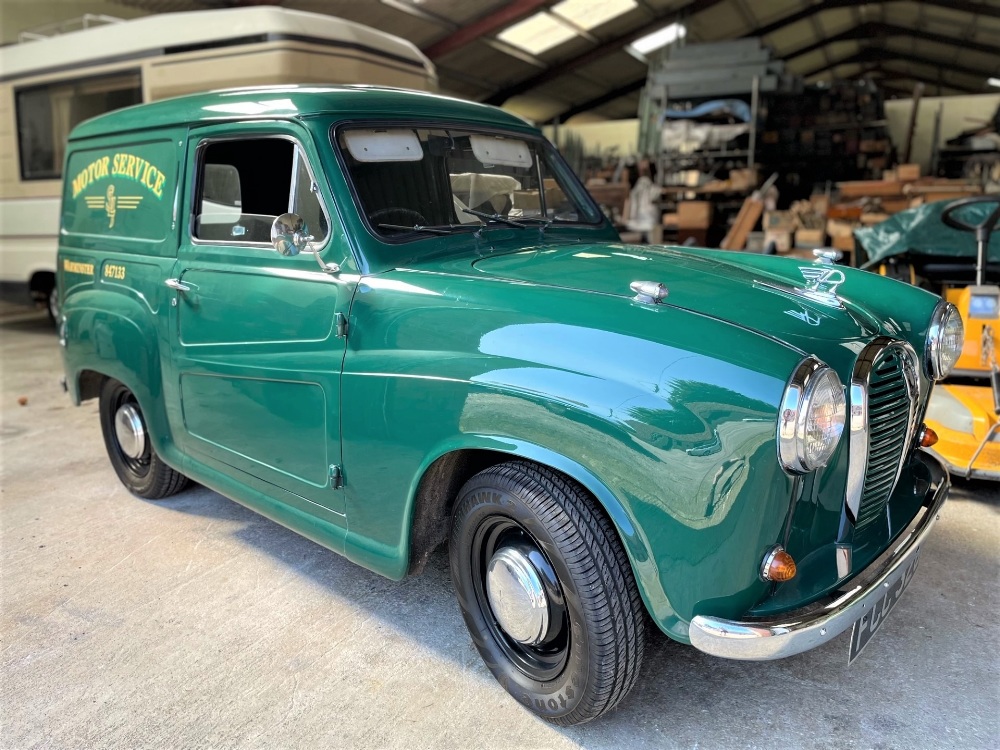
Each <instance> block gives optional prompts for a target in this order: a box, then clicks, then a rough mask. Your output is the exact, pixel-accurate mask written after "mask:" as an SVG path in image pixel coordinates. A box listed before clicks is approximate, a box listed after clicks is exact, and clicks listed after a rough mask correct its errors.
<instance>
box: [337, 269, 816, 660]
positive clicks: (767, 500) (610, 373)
mask: <svg viewBox="0 0 1000 750" xmlns="http://www.w3.org/2000/svg"><path fill="white" fill-rule="evenodd" d="M442 281H446V283H447V284H448V286H447V288H444V286H443V285H442V286H438V284H439V283H440V282H442ZM501 287H503V288H501ZM512 287H514V288H512ZM359 289H360V291H359V294H358V296H357V297H356V298H355V302H354V307H353V308H352V313H351V314H352V328H351V330H352V335H351V338H350V339H349V342H348V351H347V355H346V357H345V363H344V376H343V382H342V393H343V399H342V401H343V411H342V420H343V421H342V424H343V431H342V432H343V451H344V453H343V459H344V471H345V492H346V502H347V513H348V524H349V527H350V536H349V539H348V556H351V557H353V558H354V559H355V560H356V561H358V562H360V563H361V564H364V565H366V566H368V567H371V568H374V569H375V570H378V571H379V572H381V573H383V574H385V575H389V576H391V577H397V578H398V577H401V576H403V575H405V573H406V571H407V569H408V562H409V544H410V540H409V534H410V533H411V529H410V524H411V521H412V519H413V514H414V510H413V508H414V502H415V500H414V498H415V497H416V495H417V490H418V487H419V485H420V482H421V479H422V477H423V475H424V472H425V471H426V470H427V468H428V467H429V466H431V465H433V463H434V461H435V460H437V459H438V458H439V457H440V456H441V455H444V454H445V453H446V452H447V451H450V450H458V449H462V448H481V449H488V450H494V451H499V452H502V453H505V454H508V455H511V456H518V457H522V458H526V459H530V460H534V461H538V462H539V463H542V464H545V465H548V466H550V467H552V468H555V469H558V470H560V471H563V472H565V473H566V474H568V475H569V476H571V477H573V478H574V479H576V480H577V481H578V482H580V483H581V484H582V485H583V486H584V487H586V488H587V489H588V490H590V491H591V492H592V493H593V495H594V496H595V497H596V498H597V499H598V500H599V502H601V504H602V505H603V506H604V508H605V509H606V511H607V513H608V515H609V516H610V517H611V518H612V520H613V521H614V523H615V525H616V527H617V529H618V531H619V533H620V534H621V538H622V541H623V543H624V545H625V548H626V551H627V552H628V554H629V557H630V560H631V563H632V566H633V570H634V571H635V573H636V577H637V581H638V583H639V588H640V590H641V592H642V595H643V598H644V601H645V602H646V604H647V607H648V609H649V611H650V613H651V615H652V616H653V617H654V619H655V620H656V621H657V623H658V624H659V625H660V627H661V628H662V629H664V630H665V631H666V632H667V633H668V634H669V635H671V636H672V637H675V638H677V639H678V640H682V641H686V640H687V622H689V621H690V619H691V618H692V617H693V616H694V615H696V614H713V615H716V616H723V613H730V614H731V615H732V616H738V615H739V614H742V613H743V612H745V611H746V610H747V609H749V608H750V607H751V606H753V605H754V604H755V603H756V602H757V601H759V599H760V598H761V597H762V596H763V595H764V593H765V592H766V586H765V585H764V584H763V583H762V582H761V581H760V580H759V578H758V575H757V573H758V569H759V564H760V560H761V559H762V557H763V555H764V554H765V552H766V550H767V549H768V547H769V546H771V545H773V544H774V543H775V542H777V541H779V540H780V538H781V533H782V530H783V528H784V525H785V523H786V520H787V517H788V512H789V509H790V500H791V496H792V491H793V487H792V482H791V480H790V478H789V477H788V476H786V475H785V474H784V473H783V472H782V471H781V469H780V467H779V465H778V462H777V451H776V447H775V424H776V415H777V405H778V403H779V401H780V398H781V393H782V391H783V389H784V385H785V382H786V380H787V376H788V373H790V372H791V371H792V368H793V367H794V365H795V364H796V363H797V362H798V361H799V359H800V358H801V356H802V355H801V353H799V352H797V351H794V350H792V349H789V348H788V347H786V346H784V345H782V344H780V343H779V342H776V341H773V340H771V339H768V338H766V337H763V336H760V335H759V334H756V333H754V332H753V331H749V330H747V329H745V328H740V327H735V326H732V325H730V324H727V323H725V322H723V321H719V320H716V319H712V318H707V317H704V316H697V315H695V314H691V313H688V312H686V311H683V310H678V309H669V310H663V311H650V310H646V309H642V308H640V307H638V306H636V305H633V304H631V303H630V302H629V301H628V300H622V299H620V298H613V297H607V296H596V295H594V296H591V297H590V298H589V299H588V300H587V302H588V304H586V305H583V304H580V303H581V302H582V301H583V300H581V298H580V297H579V296H578V294H577V293H575V292H572V291H569V290H554V289H543V288H538V287H532V286H527V285H516V286H515V285H511V284H508V283H505V282H496V281H487V280H482V279H480V280H477V281H476V282H472V281H467V280H465V279H455V278H453V277H452V278H448V279H446V278H445V277H429V276H422V275H418V274H412V273H411V274H406V275H403V274H400V278H398V279H396V278H393V279H385V280H382V281H381V282H379V281H377V280H366V281H365V282H364V283H363V284H362V285H361V286H360V288H359ZM494 292H495V296H494V294H493V293H494ZM487 295H489V296H487ZM563 299H565V302H562V300H563ZM514 302H516V303H518V308H519V309H518V310H514V309H511V307H510V305H511V304H512V303H514ZM560 303H561V304H560ZM523 310H531V311H542V310H549V311H552V312H559V313H560V314H561V316H562V317H559V318H556V317H555V316H553V317H549V318H548V319H545V318H544V317H542V316H541V315H540V314H539V313H537V312H532V313H529V314H525V313H524V312H523Z"/></svg>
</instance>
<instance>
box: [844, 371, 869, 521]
mask: <svg viewBox="0 0 1000 750" xmlns="http://www.w3.org/2000/svg"><path fill="white" fill-rule="evenodd" d="M859 364H860V360H859ZM855 373H857V368H855ZM850 403H851V424H850V430H851V435H850V441H851V442H850V445H849V458H848V461H849V463H848V467H847V489H846V491H845V495H844V504H845V505H846V506H847V514H848V515H849V516H850V518H851V522H852V523H854V522H857V520H858V510H859V509H860V507H861V493H862V491H863V490H864V488H865V474H867V473H868V379H867V377H865V379H864V380H859V379H858V378H856V377H854V378H851V402H850Z"/></svg>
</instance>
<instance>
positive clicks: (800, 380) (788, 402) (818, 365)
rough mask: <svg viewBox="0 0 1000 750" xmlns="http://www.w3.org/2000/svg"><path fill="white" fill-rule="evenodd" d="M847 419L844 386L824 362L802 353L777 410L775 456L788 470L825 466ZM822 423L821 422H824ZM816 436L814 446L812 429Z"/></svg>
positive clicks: (795, 471)
mask: <svg viewBox="0 0 1000 750" xmlns="http://www.w3.org/2000/svg"><path fill="white" fill-rule="evenodd" d="M846 421H847V399H846V398H845V396H844V386H843V385H842V384H841V382H840V378H839V377H837V373H836V372H834V371H833V370H832V369H831V368H830V367H829V366H828V365H825V364H823V363H822V362H820V361H819V360H818V359H816V358H815V357H806V358H805V359H803V360H802V361H801V362H799V364H798V366H797V367H796V368H795V371H794V372H793V373H792V377H791V379H790V380H789V381H788V385H786V386H785V393H784V395H783V396H782V399H781V412H780V413H779V414H778V460H779V461H780V463H781V467H782V468H783V469H784V470H785V471H787V472H789V473H791V474H804V473H806V472H809V471H813V470H814V469H818V468H819V467H821V466H826V464H827V462H828V461H829V460H830V457H831V456H833V452H834V451H835V450H836V449H837V445H838V444H839V443H840V437H841V435H842V434H843V432H844V424H845V422H846ZM824 423H825V426H824ZM817 428H819V429H820V430H821V431H824V432H825V433H826V434H824V435H821V436H820V443H821V445H820V446H819V450H816V445H815V444H814V441H815V440H816V435H815V432H816V429H817Z"/></svg>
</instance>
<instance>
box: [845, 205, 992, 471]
mask: <svg viewBox="0 0 1000 750" xmlns="http://www.w3.org/2000/svg"><path fill="white" fill-rule="evenodd" d="M998 228H1000V196H997V195H984V196H974V197H971V198H963V199H961V200H957V201H952V202H950V203H939V204H929V205H926V206H921V207H920V208H917V209H911V210H910V211H903V212H901V213H899V214H897V215H896V216H893V217H891V218H890V219H888V220H887V221H885V222H882V223H881V224H879V225H877V226H875V227H870V228H868V229H861V230H857V231H856V232H855V237H856V238H857V240H858V242H859V243H860V244H861V245H862V247H863V249H864V250H865V251H866V253H867V254H868V257H869V260H868V261H867V263H865V264H864V267H866V268H869V269H871V270H874V271H878V272H879V273H881V274H882V275H886V276H894V277H896V278H899V279H901V280H904V281H909V282H910V283H920V284H921V285H923V286H927V287H929V288H931V289H932V290H933V291H935V292H938V293H939V294H941V296H943V297H944V298H945V299H946V300H948V301H949V302H951V303H952V304H954V305H955V306H956V307H957V308H958V310H959V312H960V313H961V317H962V322H963V324H964V333H963V332H962V331H959V330H955V331H953V332H952V335H958V336H964V341H965V343H964V346H963V348H962V355H961V357H960V358H959V360H958V364H956V366H955V369H954V370H953V372H952V375H951V377H950V378H949V379H948V380H947V381H945V382H944V383H939V384H938V385H937V386H936V387H935V389H934V392H933V394H932V395H931V399H930V403H929V404H928V407H927V416H926V423H927V426H928V427H929V428H930V429H931V430H933V433H935V434H936V436H937V443H936V444H934V446H933V448H932V450H933V452H934V453H936V454H937V455H938V456H939V457H940V458H941V459H942V460H943V461H944V462H945V463H946V464H947V465H948V468H949V470H950V471H951V474H952V476H955V477H962V478H967V479H969V478H976V479H992V480H1000V369H998V365H997V355H998V352H997V351H996V348H995V343H997V344H1000V342H996V337H997V336H998V335H1000V286H998V285H997V281H998V279H1000V264H998V260H1000V242H998V240H1000V232H996V230H997V229H998ZM995 232H996V237H994V236H993V235H994V233H995ZM959 233H972V234H973V235H974V236H975V251H974V252H975V259H974V264H973V263H972V262H970V261H972V253H973V250H972V243H969V242H966V241H964V236H963V234H959ZM956 328H957V326H956ZM932 356H933V354H932ZM931 440H933V436H929V437H928V443H929V442H930V441H931ZM925 444H927V443H925Z"/></svg>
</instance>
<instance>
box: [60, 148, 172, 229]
mask: <svg viewBox="0 0 1000 750" xmlns="http://www.w3.org/2000/svg"><path fill="white" fill-rule="evenodd" d="M104 180H109V181H112V182H110V184H108V185H107V187H104V186H103V185H100V187H101V189H100V190H99V191H93V192H91V193H90V194H89V195H84V196H83V200H84V202H85V203H86V205H87V208H89V209H91V210H97V211H103V212H104V213H105V215H106V216H107V217H108V229H113V228H114V226H115V219H116V217H117V216H118V212H119V211H128V210H132V209H135V208H138V207H139V204H141V203H142V201H143V198H144V197H145V196H143V195H128V194H124V193H123V192H122V190H128V185H127V184H126V185H121V184H120V183H119V184H117V185H116V183H118V182H119V180H124V181H126V182H134V183H138V184H139V185H141V186H142V187H144V188H145V189H146V190H147V191H148V192H150V193H152V194H153V195H154V196H155V197H156V199H157V200H160V199H162V198H163V185H164V183H165V182H166V175H164V174H163V171H162V170H161V169H160V168H159V167H157V166H156V165H155V164H153V163H151V162H150V161H149V160H147V159H143V158H142V157H141V156H136V155H135V154H130V153H127V152H119V153H117V154H114V155H112V156H102V157H100V158H99V159H95V160H94V161H92V162H90V164H88V165H87V166H86V167H84V168H83V169H81V170H80V171H79V172H78V173H77V175H76V177H74V178H73V183H72V187H73V197H74V198H78V197H80V194H81V193H83V192H84V191H85V190H87V189H88V188H91V187H97V186H98V185H99V183H101V182H102V181H104Z"/></svg>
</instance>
